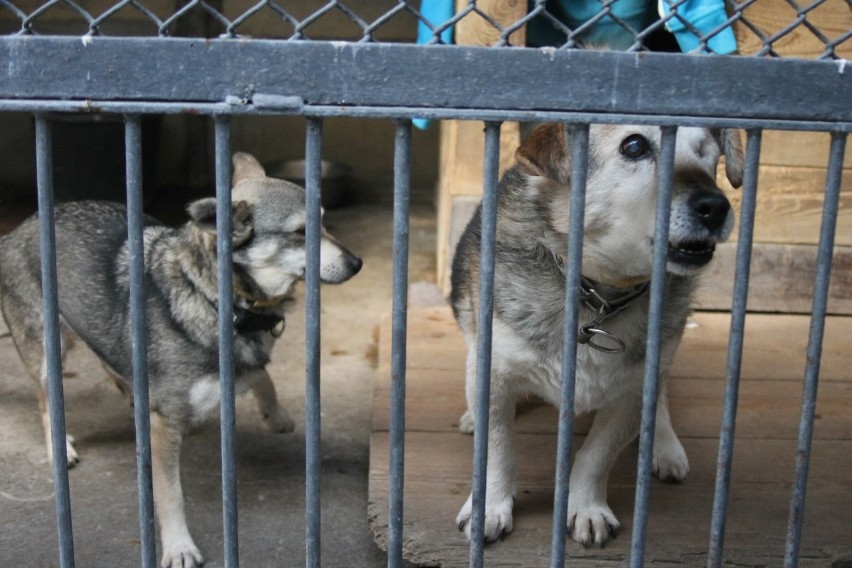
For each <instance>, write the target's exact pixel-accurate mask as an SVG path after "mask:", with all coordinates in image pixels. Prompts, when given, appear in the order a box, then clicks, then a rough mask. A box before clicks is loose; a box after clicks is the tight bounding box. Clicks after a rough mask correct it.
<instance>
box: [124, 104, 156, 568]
mask: <svg viewBox="0 0 852 568" xmlns="http://www.w3.org/2000/svg"><path fill="white" fill-rule="evenodd" d="M124 154H125V166H126V175H127V248H128V253H129V257H130V258H129V262H130V267H129V273H130V274H129V276H130V327H131V331H132V333H131V348H132V351H133V361H132V362H133V416H134V420H135V423H136V485H137V486H138V488H139V537H140V539H139V540H140V542H141V544H142V562H141V566H142V567H143V568H154V566H156V564H157V558H156V557H157V546H156V541H155V536H154V494H153V488H152V486H151V415H150V412H151V410H150V405H149V398H148V325H147V321H146V314H145V248H144V240H143V227H144V223H143V219H142V125H141V122H140V119H139V116H138V115H128V116H126V117H125V128H124Z"/></svg>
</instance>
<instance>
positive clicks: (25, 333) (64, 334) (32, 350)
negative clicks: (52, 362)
mask: <svg viewBox="0 0 852 568" xmlns="http://www.w3.org/2000/svg"><path fill="white" fill-rule="evenodd" d="M3 313H4V315H5V317H6V321H7V322H11V324H10V325H9V331H10V332H11V334H12V340H13V341H14V342H15V347H16V348H17V349H18V354H19V355H20V356H21V361H23V363H24V366H25V367H26V369H27V372H28V373H29V374H30V376H31V377H32V378H33V380H34V381H35V383H36V396H37V397H38V408H39V413H40V415H41V424H42V428H43V430H44V439H45V442H46V447H47V459H48V461H50V462H51V463H52V462H53V440H52V434H51V432H52V430H53V429H52V427H51V421H50V411H49V409H48V396H47V388H48V387H47V359H46V358H45V354H44V343H43V342H44V327H43V325H42V320H41V311H40V310H39V309H38V307H37V306H29V305H27V304H26V303H25V302H21V301H19V300H18V298H16V297H14V295H13V294H11V293H8V292H7V293H6V297H5V298H4V300H3ZM59 331H60V357H61V360H62V361H64V360H65V351H66V349H67V348H68V347H70V345H71V343H72V340H71V338H72V336H73V334H72V333H71V331H70V330H69V329H68V326H67V325H66V324H65V323H64V322H63V321H61V320H60V323H59ZM65 455H66V461H67V464H68V467H69V468H71V467H74V466H75V465H77V464H78V463H79V462H80V456H79V455H78V454H77V450H76V449H75V448H74V438H73V437H72V436H70V435H68V434H67V433H66V435H65Z"/></svg>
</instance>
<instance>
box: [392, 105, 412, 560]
mask: <svg viewBox="0 0 852 568" xmlns="http://www.w3.org/2000/svg"><path fill="white" fill-rule="evenodd" d="M394 144H395V150H394V165H393V171H394V183H393V187H394V190H393V191H394V195H393V292H392V295H393V307H392V320H393V321H392V338H391V409H390V411H391V418H390V442H389V443H390V479H389V483H388V489H389V502H388V567H389V568H399V567H401V566H402V542H403V540H402V536H403V534H402V533H403V529H402V521H403V501H404V492H403V488H404V482H405V363H406V352H407V348H406V343H407V335H406V324H407V322H408V305H407V304H408V235H409V219H408V211H409V186H410V177H411V122H410V121H408V120H400V121H398V122H397V124H396V137H395V143H394Z"/></svg>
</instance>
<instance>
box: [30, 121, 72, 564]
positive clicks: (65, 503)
mask: <svg viewBox="0 0 852 568" xmlns="http://www.w3.org/2000/svg"><path fill="white" fill-rule="evenodd" d="M35 121H36V171H37V176H38V210H39V238H40V242H39V250H40V252H41V287H42V293H43V295H44V359H45V361H44V362H45V365H46V371H47V400H48V410H49V415H50V424H51V429H50V433H51V439H50V442H51V447H52V449H53V464H52V465H53V483H54V488H55V492H56V530H57V535H58V537H59V565H60V566H61V567H62V568H72V567H73V566H74V534H73V530H72V527H71V494H70V489H69V486H68V454H67V451H66V445H65V444H66V437H65V402H64V395H63V389H62V361H61V358H60V355H61V345H60V339H59V293H58V290H57V282H56V234H55V228H54V213H53V136H52V133H51V128H50V122H49V120H48V119H47V117H45V116H44V115H36V118H35Z"/></svg>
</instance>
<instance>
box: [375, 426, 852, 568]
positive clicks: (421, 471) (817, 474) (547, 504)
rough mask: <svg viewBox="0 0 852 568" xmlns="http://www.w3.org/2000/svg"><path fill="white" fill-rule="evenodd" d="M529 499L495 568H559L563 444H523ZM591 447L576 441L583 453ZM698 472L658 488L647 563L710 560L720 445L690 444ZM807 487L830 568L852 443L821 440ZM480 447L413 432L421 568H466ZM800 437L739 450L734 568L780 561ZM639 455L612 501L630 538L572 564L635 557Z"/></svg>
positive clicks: (626, 457)
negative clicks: (553, 539) (554, 562)
mask: <svg viewBox="0 0 852 568" xmlns="http://www.w3.org/2000/svg"><path fill="white" fill-rule="evenodd" d="M518 438H519V440H518V450H519V456H518V458H519V459H518V464H519V470H518V494H517V496H516V504H515V516H514V532H513V533H512V534H511V535H509V536H508V537H507V538H505V539H504V540H502V541H501V542H499V543H496V544H493V545H489V546H488V547H487V548H486V565H487V566H525V567H537V566H548V562H549V560H548V556H549V550H550V523H551V520H552V507H553V502H552V499H553V478H554V472H553V468H554V461H553V460H554V452H555V440H556V439H555V436H552V435H546V436H542V435H519V436H518ZM387 443H388V440H387V434H386V433H382V432H376V433H374V434H373V436H372V439H371V449H372V451H371V456H370V461H371V473H370V495H369V516H370V522H371V526H372V527H373V531H374V533H375V534H376V536H377V540H378V542H379V543H380V545H381V544H382V543H384V542H385V538H386V536H385V535H386V530H387V529H386V527H387V505H386V503H387V485H386V479H387V465H386V464H387V463H388V462H387ZM579 443H580V439H577V440H576V443H575V444H574V446H575V447H577V445H578V444H579ZM684 443H685V446H686V449H687V452H689V453H690V455H691V456H692V461H691V466H692V471H691V474H690V477H689V478H688V479H687V480H686V482H685V483H683V484H682V485H679V486H672V485H665V484H662V483H655V484H654V485H653V488H652V492H651V503H650V510H651V517H650V520H649V524H648V551H647V559H646V563H647V564H648V565H656V564H658V563H659V564H665V563H675V564H679V565H701V564H705V563H706V558H705V556H704V555H705V554H706V548H707V541H708V538H709V536H708V535H709V520H710V512H711V510H712V501H713V488H714V479H715V466H716V464H715V451H716V443H715V442H714V441H712V440H692V439H687V440H685V441H684ZM814 450H815V451H814V454H813V455H814V458H813V460H812V465H811V484H810V485H809V487H808V515H806V517H805V530H804V540H803V546H802V558H801V561H800V565H801V566H827V565H828V564H830V562H831V559H832V557H834V556H835V555H836V556H840V555H843V554H848V553H850V552H852V543H850V541H849V539H848V534H849V531H850V528H852V508H850V507H848V502H846V500H845V499H838V496H839V495H848V493H849V490H850V485H849V478H848V475H847V472H848V468H849V467H850V466H852V457H850V455H852V452H851V451H850V450H852V441H849V440H841V441H816V442H815V444H814ZM471 454H472V440H471V439H470V437H468V436H461V435H459V434H455V435H449V434H438V433H411V434H408V435H407V437H406V479H405V495H406V500H405V514H404V522H405V527H404V541H405V542H404V554H405V557H406V559H408V560H409V561H411V562H413V563H416V564H418V565H428V566H444V567H447V566H466V565H467V560H468V556H467V555H468V545H467V542H466V540H465V539H464V536H463V535H461V534H460V533H459V532H458V530H457V529H456V527H455V526H454V522H453V520H454V518H455V515H456V513H457V512H458V509H459V507H460V506H461V505H462V503H463V502H464V499H465V498H466V497H467V493H468V491H469V490H470V476H471ZM793 455H795V443H794V441H792V440H783V441H778V440H770V441H765V440H742V441H738V443H737V445H736V447H735V460H734V471H733V475H732V490H731V494H730V506H729V514H728V520H727V531H726V539H725V543H726V549H725V550H726V553H725V559H726V562H730V563H732V564H737V565H743V566H757V565H775V564H780V561H781V557H782V555H783V550H784V535H785V527H786V522H787V507H788V501H789V496H790V490H789V481H790V479H791V478H792V466H791V464H792V462H791V456H793ZM635 463H636V449H635V447H633V446H631V447H630V448H628V449H627V450H626V451H625V452H624V453H623V454H622V456H621V457H620V458H619V459H618V461H617V463H616V465H615V466H614V468H613V471H612V474H611V477H610V483H609V489H608V499H609V504H610V506H611V507H612V509H613V511H614V513H615V514H616V516H617V517H618V518H619V519H620V521H621V522H622V524H623V527H622V529H621V533H620V538H617V539H615V540H614V541H611V542H610V543H608V544H607V546H606V547H605V548H603V549H595V548H589V549H583V548H582V547H580V546H579V545H577V544H576V543H574V542H572V541H569V543H568V557H569V558H570V559H571V562H570V564H571V565H572V566H583V567H585V566H617V565H624V563H625V562H626V560H627V558H628V557H629V550H630V537H629V535H630V530H631V528H632V516H633V502H634V501H633V500H634V495H633V490H634V489H633V487H634V478H635Z"/></svg>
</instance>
